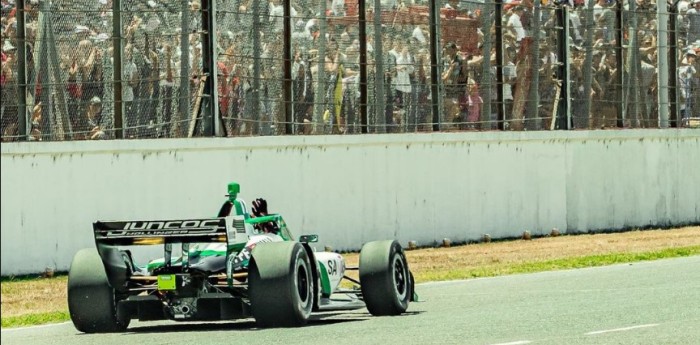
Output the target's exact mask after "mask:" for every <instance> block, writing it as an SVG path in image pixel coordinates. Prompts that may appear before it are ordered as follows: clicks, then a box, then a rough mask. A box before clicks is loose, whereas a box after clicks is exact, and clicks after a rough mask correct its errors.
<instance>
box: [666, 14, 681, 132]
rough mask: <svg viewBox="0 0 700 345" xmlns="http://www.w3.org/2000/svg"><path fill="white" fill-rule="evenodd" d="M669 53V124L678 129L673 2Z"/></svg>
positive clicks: (676, 21) (679, 123) (676, 44)
mask: <svg viewBox="0 0 700 345" xmlns="http://www.w3.org/2000/svg"><path fill="white" fill-rule="evenodd" d="M669 16H670V17H671V18H670V19H671V20H670V21H669V26H668V31H669V43H670V44H669V51H668V70H669V71H671V73H670V74H669V76H668V80H669V83H668V84H669V89H668V91H669V93H670V95H669V98H670V100H671V107H670V108H671V109H670V120H671V121H670V122H671V126H672V127H680V125H681V122H680V121H679V116H678V115H679V114H678V102H679V99H678V92H677V90H678V39H677V36H676V28H677V27H678V2H677V1H675V2H674V3H673V4H672V5H671V6H670V7H669Z"/></svg>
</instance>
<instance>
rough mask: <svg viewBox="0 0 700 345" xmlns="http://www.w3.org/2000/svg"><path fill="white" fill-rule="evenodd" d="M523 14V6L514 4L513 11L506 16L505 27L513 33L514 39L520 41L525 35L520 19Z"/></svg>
mask: <svg viewBox="0 0 700 345" xmlns="http://www.w3.org/2000/svg"><path fill="white" fill-rule="evenodd" d="M522 15H523V7H522V6H515V8H514V9H513V13H512V14H511V15H510V17H508V23H507V24H506V27H507V28H508V29H510V30H512V31H514V33H515V41H516V42H518V43H520V41H521V40H522V39H523V38H524V37H525V35H526V32H525V28H523V23H522V21H520V17H521V16H522Z"/></svg>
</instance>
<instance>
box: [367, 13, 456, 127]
mask: <svg viewBox="0 0 700 345" xmlns="http://www.w3.org/2000/svg"><path fill="white" fill-rule="evenodd" d="M375 2H379V0H375ZM439 18H440V4H438V1H437V0H434V1H430V94H431V101H432V103H433V131H436V132H437V131H440V124H441V123H442V121H440V120H441V116H440V114H441V112H440V105H441V104H442V97H440V88H439V86H438V85H439V84H438V83H439V82H440V72H439V69H438V61H441V60H440V57H441V56H442V54H441V51H440V37H439V34H438V21H439Z"/></svg>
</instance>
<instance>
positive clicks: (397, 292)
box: [360, 241, 413, 316]
mask: <svg viewBox="0 0 700 345" xmlns="http://www.w3.org/2000/svg"><path fill="white" fill-rule="evenodd" d="M410 274H411V273H410V271H409V270H408V261H406V256H405V255H404V253H403V249H402V248H401V245H400V244H399V243H398V242H397V241H375V242H369V243H367V244H365V245H364V246H362V250H361V251H360V285H361V288H362V296H363V299H364V301H365V304H366V305H367V310H369V312H370V313H371V314H372V315H375V316H384V315H399V314H401V313H403V312H405V311H406V309H407V308H408V302H409V301H410V299H411V296H412V294H413V291H412V290H413V288H412V279H411V275H410Z"/></svg>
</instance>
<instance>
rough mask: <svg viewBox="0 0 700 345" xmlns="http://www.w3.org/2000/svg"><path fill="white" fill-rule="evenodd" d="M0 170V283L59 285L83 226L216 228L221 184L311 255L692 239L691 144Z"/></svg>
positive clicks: (407, 137) (321, 144)
mask: <svg viewBox="0 0 700 345" xmlns="http://www.w3.org/2000/svg"><path fill="white" fill-rule="evenodd" d="M1 165H2V186H1V191H2V200H1V202H2V216H1V219H2V224H1V226H2V228H1V231H0V233H1V234H2V251H1V252H2V272H1V274H2V275H11V274H24V273H35V272H40V271H43V270H44V269H45V268H46V267H54V268H56V269H58V270H67V269H68V267H69V265H70V261H71V259H72V256H73V254H74V253H75V252H76V251H77V250H78V249H80V248H84V247H91V246H94V242H93V237H92V232H91V223H92V222H93V221H94V220H98V219H101V220H110V219H112V220H114V219H134V220H137V219H163V218H183V217H199V216H214V215H216V213H217V211H218V208H219V207H220V205H221V203H222V202H223V201H224V199H225V197H224V194H225V193H226V191H225V189H226V184H227V183H228V182H229V181H238V182H240V183H241V186H242V193H241V195H242V197H243V198H244V199H246V200H249V201H250V200H252V199H254V198H256V197H265V198H266V199H268V201H269V204H270V211H271V212H279V213H282V214H283V215H284V216H285V219H286V220H287V223H288V225H289V226H290V227H291V228H292V230H293V232H294V233H295V234H296V235H299V234H303V233H316V234H319V235H320V239H321V241H320V242H319V244H318V248H319V249H321V248H323V247H322V246H324V245H330V246H332V247H333V248H335V249H338V250H342V249H359V248H360V247H361V245H362V244H363V243H364V242H366V241H370V240H376V239H386V238H397V239H399V240H400V241H401V242H402V243H403V244H404V245H405V243H406V242H407V241H409V240H416V241H418V243H419V244H420V245H432V244H433V243H435V241H440V240H441V239H442V238H445V237H447V238H450V239H451V240H452V241H455V242H461V241H469V240H475V239H478V238H479V237H480V236H481V235H482V234H485V233H488V234H490V235H491V236H492V237H493V238H499V237H501V238H502V237H512V236H518V235H519V234H520V233H521V232H522V231H523V230H530V231H531V232H532V233H533V234H545V233H549V231H550V230H551V229H552V228H553V227H557V228H559V229H560V230H561V231H563V232H581V231H595V230H601V229H605V230H610V229H624V228H630V227H646V226H670V225H682V224H689V223H696V224H697V223H700V171H699V169H700V132H699V131H693V130H628V131H580V132H578V131H577V132H562V131H556V132H532V133H524V132H485V133H439V134H403V135H364V136H305V137H294V136H285V137H257V138H202V139H190V140H186V139H173V140H130V141H102V142H60V143H3V144H2V160H1ZM148 253H149V255H158V253H160V248H157V252H155V254H154V252H148Z"/></svg>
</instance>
